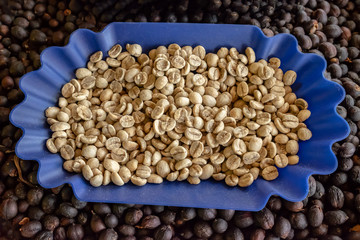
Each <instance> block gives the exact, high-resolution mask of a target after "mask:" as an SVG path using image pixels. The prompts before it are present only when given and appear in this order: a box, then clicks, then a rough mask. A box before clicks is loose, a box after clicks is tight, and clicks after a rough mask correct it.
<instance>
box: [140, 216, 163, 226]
mask: <svg viewBox="0 0 360 240" xmlns="http://www.w3.org/2000/svg"><path fill="white" fill-rule="evenodd" d="M160 224H161V222H160V219H159V217H158V216H155V215H149V216H146V217H145V218H143V220H142V221H141V224H140V226H141V227H142V228H144V229H155V228H157V227H158V226H160Z"/></svg>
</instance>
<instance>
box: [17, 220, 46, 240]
mask: <svg viewBox="0 0 360 240" xmlns="http://www.w3.org/2000/svg"><path fill="white" fill-rule="evenodd" d="M41 229H42V227H41V223H40V222H39V221H30V222H28V223H26V224H24V225H23V226H22V227H21V228H20V232H21V236H23V237H26V238H31V237H34V236H35V235H36V234H37V233H38V232H39V231H41Z"/></svg>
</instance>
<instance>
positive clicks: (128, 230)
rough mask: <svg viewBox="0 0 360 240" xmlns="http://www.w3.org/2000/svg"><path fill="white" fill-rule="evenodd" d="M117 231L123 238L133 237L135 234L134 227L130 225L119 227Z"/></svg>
mask: <svg viewBox="0 0 360 240" xmlns="http://www.w3.org/2000/svg"><path fill="white" fill-rule="evenodd" d="M117 229H118V231H119V232H120V234H122V235H124V236H133V235H134V234H135V227H133V226H131V225H126V224H124V225H120V226H119V227H118V228H117Z"/></svg>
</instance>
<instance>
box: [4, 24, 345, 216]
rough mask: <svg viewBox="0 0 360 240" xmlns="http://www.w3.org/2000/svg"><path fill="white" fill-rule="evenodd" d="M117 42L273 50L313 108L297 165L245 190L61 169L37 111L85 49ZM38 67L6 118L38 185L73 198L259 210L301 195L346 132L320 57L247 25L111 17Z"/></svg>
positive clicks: (338, 95)
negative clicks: (104, 179)
mask: <svg viewBox="0 0 360 240" xmlns="http://www.w3.org/2000/svg"><path fill="white" fill-rule="evenodd" d="M116 43H120V44H121V45H122V46H124V44H126V43H139V44H141V45H142V47H143V49H144V51H149V50H150V49H152V48H155V47H157V46H159V45H168V44H171V43H178V44H179V45H192V46H195V45H199V44H200V45H203V46H204V47H205V48H206V50H207V51H211V52H214V51H217V49H218V48H219V47H221V46H227V47H236V48H237V49H238V50H239V51H244V49H245V47H247V46H250V47H252V48H253V49H254V50H255V53H256V56H257V59H260V58H264V59H268V58H270V57H273V56H276V57H278V58H280V59H281V63H282V64H281V68H282V69H283V70H284V71H287V70H289V69H292V70H294V71H296V72H297V74H298V78H297V80H296V82H295V84H294V85H293V90H294V92H295V93H296V94H297V96H298V97H301V98H304V99H306V100H307V101H308V103H309V109H310V111H311V112H312V115H311V117H310V119H308V120H307V121H306V124H307V125H308V127H309V128H310V129H311V131H312V132H313V137H312V138H311V140H309V141H306V142H301V143H300V152H299V156H300V163H299V164H298V165H295V166H289V167H287V168H285V169H280V170H279V172H280V176H279V178H278V179H276V180H274V181H271V182H267V181H264V180H262V179H258V180H256V181H255V183H254V184H253V185H252V186H250V187H248V188H239V187H234V188H233V187H228V186H226V185H225V183H223V182H215V181H214V180H208V181H203V182H201V184H199V185H190V184H189V183H187V182H164V183H162V184H160V185H154V184H147V185H146V186H143V187H137V186H134V185H133V184H131V183H129V184H126V185H124V186H122V187H118V186H115V185H113V184H110V185H108V186H102V187H99V188H94V187H92V186H91V185H90V184H89V183H88V182H87V181H86V180H85V179H83V177H82V176H81V175H80V174H72V173H68V172H66V171H65V170H64V169H63V168H62V162H63V160H62V159H61V157H60V156H59V155H58V154H51V153H50V152H49V151H48V150H47V149H46V146H45V141H46V139H47V138H49V137H50V136H51V131H50V129H49V126H48V125H47V123H46V119H45V117H44V111H45V109H46V108H47V107H49V106H54V105H56V104H57V99H58V97H59V94H60V89H61V87H62V85H64V84H65V83H66V82H67V81H70V79H71V78H73V77H74V70H75V69H76V68H79V67H84V66H85V65H86V62H87V60H88V57H89V55H90V54H91V53H93V52H95V51H98V50H101V51H104V52H107V50H108V49H110V47H111V46H113V45H114V44H116ZM41 63H42V67H41V68H40V69H39V70H37V71H33V72H31V73H28V74H26V75H25V76H24V77H23V78H22V79H21V81H20V88H21V90H22V91H23V92H24V94H25V100H24V101H23V102H22V103H20V104H19V105H18V106H17V107H15V109H14V110H13V111H12V113H11V115H10V120H11V122H12V123H13V124H14V125H15V126H17V127H20V128H21V129H22V130H23V136H22V138H21V139H20V140H19V142H18V144H17V146H16V154H17V155H18V156H19V157H20V158H22V159H25V160H37V161H38V162H39V171H38V181H39V183H40V185H41V186H43V187H45V188H53V187H56V186H59V185H61V184H64V183H69V184H70V185H71V186H72V187H73V189H74V193H75V196H76V197H77V198H78V199H80V200H83V201H92V202H112V203H137V204H152V205H171V206H187V207H201V208H206V207H207V208H219V209H238V210H251V211H256V210H260V209H262V208H263V207H264V206H265V204H266V202H267V200H268V199H269V197H270V196H271V195H274V194H275V195H279V196H281V197H283V198H284V199H287V200H290V201H300V200H302V199H304V198H305V197H306V195H307V192H308V177H309V176H310V175H312V174H329V173H331V172H333V171H334V170H335V169H336V167H337V160H336V157H335V155H334V154H333V152H332V151H331V145H332V144H333V143H334V142H336V141H339V140H341V139H343V138H345V137H346V136H347V135H348V134H349V127H348V125H347V123H346V122H345V121H344V120H343V119H342V118H341V117H340V116H339V115H338V114H337V113H336V110H335V108H336V105H338V104H339V103H340V102H341V100H342V99H343V98H344V95H345V93H344V90H343V88H342V87H341V86H340V85H338V84H336V83H334V82H331V81H328V80H326V79H325V78H324V76H323V72H324V70H325V66H326V62H325V60H324V59H322V58H321V57H319V56H316V55H314V54H303V53H300V52H299V51H298V50H297V41H296V39H295V38H294V37H293V36H291V35H289V34H279V35H276V36H275V37H271V38H267V37H265V36H264V34H263V33H262V32H261V30H260V29H259V28H257V27H254V26H246V25H245V26H244V25H212V24H168V23H112V24H109V25H108V26H107V27H106V28H105V29H104V30H103V31H102V32H100V33H94V32H92V31H90V30H85V29H81V30H77V31H75V32H74V33H73V34H72V35H71V37H70V41H69V44H68V45H67V46H65V47H50V48H48V49H46V50H44V51H43V53H42V54H41Z"/></svg>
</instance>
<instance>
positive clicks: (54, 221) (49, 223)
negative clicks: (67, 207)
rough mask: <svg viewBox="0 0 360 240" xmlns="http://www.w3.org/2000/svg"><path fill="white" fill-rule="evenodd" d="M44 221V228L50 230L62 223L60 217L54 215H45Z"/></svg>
mask: <svg viewBox="0 0 360 240" xmlns="http://www.w3.org/2000/svg"><path fill="white" fill-rule="evenodd" d="M42 222H43V226H44V228H45V229H46V230H49V231H54V230H55V228H57V227H58V226H59V224H60V220H59V218H58V217H57V216H53V215H47V216H45V217H44V219H43V221H42Z"/></svg>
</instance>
